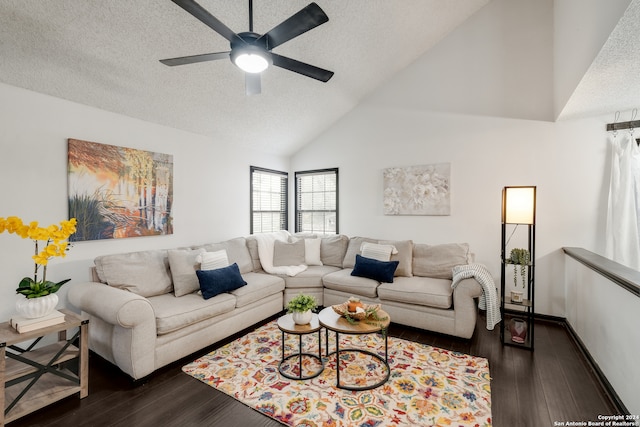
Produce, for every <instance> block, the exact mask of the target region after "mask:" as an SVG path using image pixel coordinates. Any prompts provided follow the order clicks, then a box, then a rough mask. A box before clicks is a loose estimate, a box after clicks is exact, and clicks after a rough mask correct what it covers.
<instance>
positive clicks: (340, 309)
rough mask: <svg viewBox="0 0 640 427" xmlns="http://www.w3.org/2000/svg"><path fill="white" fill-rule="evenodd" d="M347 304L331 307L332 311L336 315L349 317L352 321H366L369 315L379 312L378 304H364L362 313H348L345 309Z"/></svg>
mask: <svg viewBox="0 0 640 427" xmlns="http://www.w3.org/2000/svg"><path fill="white" fill-rule="evenodd" d="M347 304H348V302H343V303H342V304H336V305H332V306H331V307H332V308H333V311H335V312H336V313H338V314H339V315H340V316H349V317H350V318H352V319H356V320H362V319H366V318H367V316H369V315H370V314H371V313H375V312H376V311H378V310H380V304H364V307H363V308H364V311H361V312H355V313H353V312H350V311H349V310H348V309H347Z"/></svg>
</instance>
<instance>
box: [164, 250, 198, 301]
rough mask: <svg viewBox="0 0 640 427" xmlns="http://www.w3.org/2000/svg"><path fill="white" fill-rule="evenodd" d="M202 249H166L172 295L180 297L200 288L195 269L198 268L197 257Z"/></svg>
mask: <svg viewBox="0 0 640 427" xmlns="http://www.w3.org/2000/svg"><path fill="white" fill-rule="evenodd" d="M202 253H204V249H193V250H192V249H171V250H169V251H167V255H168V258H169V267H170V268H171V278H172V279H173V292H174V296H176V297H181V296H183V295H186V294H190V293H192V292H195V291H197V290H198V289H200V283H199V282H198V276H197V275H196V270H200V262H199V261H198V257H199V256H200V255H201V254H202Z"/></svg>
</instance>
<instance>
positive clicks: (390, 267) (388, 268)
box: [351, 254, 400, 283]
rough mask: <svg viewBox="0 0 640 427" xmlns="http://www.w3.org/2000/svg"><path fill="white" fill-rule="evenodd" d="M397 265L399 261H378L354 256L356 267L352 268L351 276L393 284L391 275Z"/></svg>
mask: <svg viewBox="0 0 640 427" xmlns="http://www.w3.org/2000/svg"><path fill="white" fill-rule="evenodd" d="M399 263H400V261H378V260H377V259H373V258H367V257H363V256H362V255H357V254H356V265H355V266H354V267H353V271H352V272H351V275H352V276H359V277H366V278H367V279H373V280H377V281H378V282H385V283H393V275H394V274H395V272H396V268H398V264H399Z"/></svg>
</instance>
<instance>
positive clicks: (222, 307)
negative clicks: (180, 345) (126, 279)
mask: <svg viewBox="0 0 640 427" xmlns="http://www.w3.org/2000/svg"><path fill="white" fill-rule="evenodd" d="M149 303H150V304H151V306H152V307H153V312H154V313H155V316H156V328H157V334H158V335H162V334H167V333H169V332H173V331H176V330H178V329H181V328H184V327H186V326H189V325H193V324H194V323H198V322H200V321H202V320H205V319H209V318H211V317H215V316H218V315H220V314H223V313H227V312H230V311H232V310H233V309H234V308H235V307H236V299H235V297H234V296H233V295H231V294H228V293H223V294H220V295H217V296H215V297H213V298H209V299H207V300H205V299H203V298H202V297H201V296H200V295H198V294H197V293H192V294H188V295H184V296H182V297H180V298H175V297H174V296H173V295H172V294H165V295H158V296H155V297H151V298H149Z"/></svg>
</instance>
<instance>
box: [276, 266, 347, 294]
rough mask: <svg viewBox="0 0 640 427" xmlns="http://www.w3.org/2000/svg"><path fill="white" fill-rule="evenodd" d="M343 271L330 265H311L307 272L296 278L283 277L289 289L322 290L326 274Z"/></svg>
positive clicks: (299, 274)
mask: <svg viewBox="0 0 640 427" xmlns="http://www.w3.org/2000/svg"><path fill="white" fill-rule="evenodd" d="M338 270H341V269H340V268H338V267H333V266H330V265H310V266H309V268H307V269H306V270H305V271H303V272H301V273H298V274H296V275H295V276H283V275H279V277H282V278H283V279H284V282H285V286H286V288H287V289H298V288H320V289H322V277H323V276H324V275H326V274H329V273H333V272H334V271H338Z"/></svg>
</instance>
